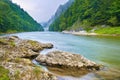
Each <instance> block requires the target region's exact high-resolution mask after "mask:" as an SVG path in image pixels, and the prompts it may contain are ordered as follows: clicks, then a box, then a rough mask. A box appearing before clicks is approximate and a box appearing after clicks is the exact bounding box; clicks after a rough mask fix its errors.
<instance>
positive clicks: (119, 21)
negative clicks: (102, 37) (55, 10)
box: [49, 0, 120, 31]
mask: <svg viewBox="0 0 120 80" xmlns="http://www.w3.org/2000/svg"><path fill="white" fill-rule="evenodd" d="M119 4H120V0H75V2H74V3H73V4H72V6H71V7H70V8H68V9H67V10H66V11H65V12H64V13H62V14H61V16H60V17H59V18H57V19H56V20H55V21H54V22H53V23H52V24H51V25H50V28H49V30H50V31H63V30H66V29H69V30H70V29H77V28H78V29H79V28H81V26H82V28H83V29H85V30H86V29H87V30H89V29H92V28H94V26H96V25H109V26H113V27H114V26H120V5H119ZM78 21H79V23H78ZM76 23H77V27H75V24H76ZM78 24H79V25H78ZM86 26H87V27H86ZM89 27H90V28H89Z"/></svg>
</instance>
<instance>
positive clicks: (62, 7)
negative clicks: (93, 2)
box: [44, 0, 74, 30]
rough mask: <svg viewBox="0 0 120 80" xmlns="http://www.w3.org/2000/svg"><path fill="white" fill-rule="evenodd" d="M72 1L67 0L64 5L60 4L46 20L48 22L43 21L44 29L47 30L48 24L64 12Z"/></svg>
mask: <svg viewBox="0 0 120 80" xmlns="http://www.w3.org/2000/svg"><path fill="white" fill-rule="evenodd" d="M73 2H74V0H69V1H68V2H67V3H65V4H64V5H60V6H59V7H58V9H57V11H56V13H55V14H54V15H53V16H52V17H51V18H50V19H49V20H48V22H46V23H44V24H45V25H44V27H45V30H48V28H49V26H50V25H51V24H52V23H53V22H54V20H55V19H57V18H58V17H59V16H60V15H61V14H62V13H64V12H65V11H66V10H67V9H68V8H69V7H70V6H71V5H72V3H73Z"/></svg>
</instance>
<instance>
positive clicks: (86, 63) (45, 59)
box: [36, 51, 100, 71]
mask: <svg viewBox="0 0 120 80" xmlns="http://www.w3.org/2000/svg"><path fill="white" fill-rule="evenodd" d="M36 61H38V62H39V63H40V64H43V65H47V66H54V67H59V68H72V69H80V70H87V71H95V70H99V69H100V66H99V65H97V64H96V63H95V62H93V61H90V60H88V59H86V58H85V57H83V56H81V55H79V54H72V53H68V52H62V51H53V52H50V53H48V54H46V55H43V54H40V55H39V56H38V57H37V58H36Z"/></svg>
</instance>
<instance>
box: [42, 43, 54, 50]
mask: <svg viewBox="0 0 120 80" xmlns="http://www.w3.org/2000/svg"><path fill="white" fill-rule="evenodd" d="M42 47H43V48H48V49H51V48H53V44H51V43H46V44H43V45H42Z"/></svg>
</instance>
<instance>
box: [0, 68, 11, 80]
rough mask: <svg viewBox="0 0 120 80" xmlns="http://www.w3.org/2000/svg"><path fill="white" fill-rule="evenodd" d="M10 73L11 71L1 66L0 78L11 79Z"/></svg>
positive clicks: (3, 79)
mask: <svg viewBox="0 0 120 80" xmlns="http://www.w3.org/2000/svg"><path fill="white" fill-rule="evenodd" d="M8 74H9V71H8V70H7V69H5V68H3V67H2V66H0V80H10V79H9V76H8Z"/></svg>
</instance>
